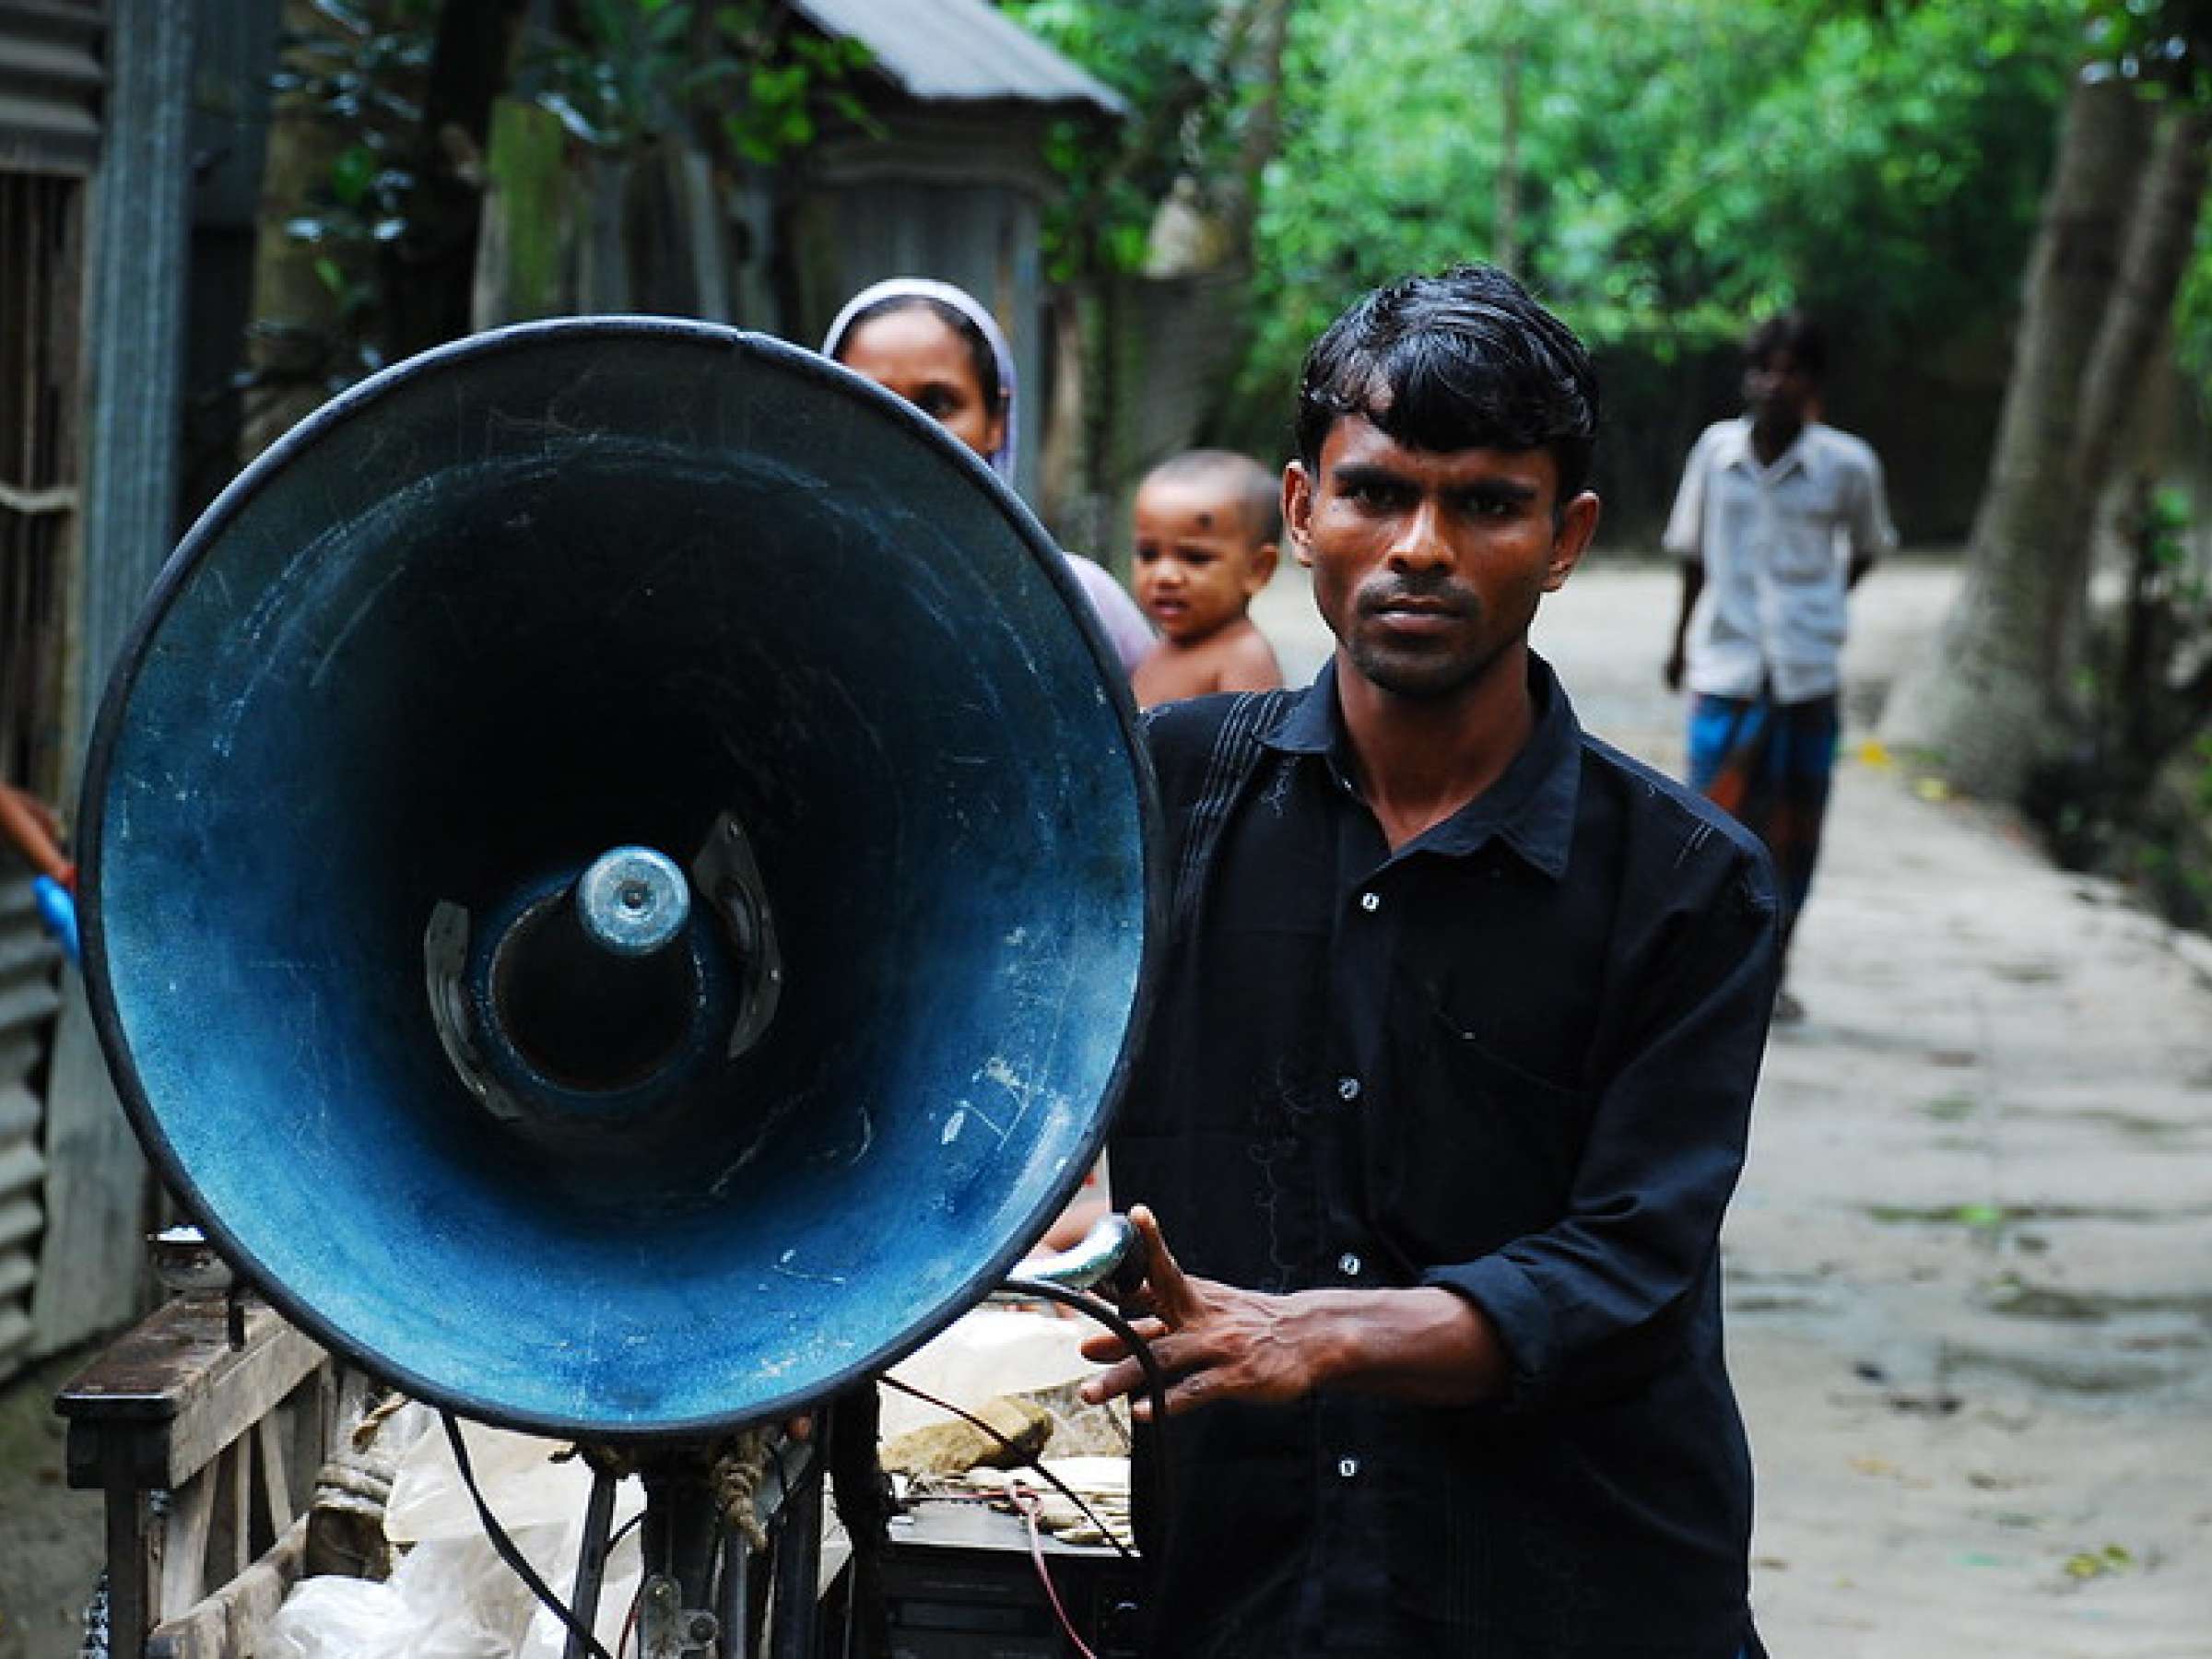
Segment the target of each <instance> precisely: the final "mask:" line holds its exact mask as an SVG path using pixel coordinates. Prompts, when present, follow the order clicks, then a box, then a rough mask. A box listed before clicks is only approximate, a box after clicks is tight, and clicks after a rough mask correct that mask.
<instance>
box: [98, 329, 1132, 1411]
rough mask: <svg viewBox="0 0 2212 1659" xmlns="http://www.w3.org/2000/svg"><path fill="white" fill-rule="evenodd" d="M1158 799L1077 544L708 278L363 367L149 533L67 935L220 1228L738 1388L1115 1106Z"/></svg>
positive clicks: (932, 1274) (643, 1386)
mask: <svg viewBox="0 0 2212 1659" xmlns="http://www.w3.org/2000/svg"><path fill="white" fill-rule="evenodd" d="M1155 812H1156V808H1155V806H1154V805H1153V801H1152V795H1151V784H1150V776H1149V772H1148V770H1147V764H1146V761H1145V759H1144V756H1143V751H1142V748H1141V746H1140V744H1139V741H1138V739H1137V737H1136V735H1135V723H1134V712H1133V710H1132V707H1131V704H1130V702H1129V700H1128V697H1127V693H1126V691H1125V689H1124V688H1123V686H1122V683H1121V676H1120V673H1119V671H1118V669H1117V668H1116V666H1115V665H1114V662H1113V658H1112V653H1111V652H1110V650H1109V648H1108V647H1107V645H1106V644H1105V642H1104V641H1103V640H1102V638H1101V637H1100V634H1099V631H1098V629H1097V627H1096V625H1095V623H1094V622H1093V621H1092V620H1091V618H1090V617H1089V613H1088V609H1087V607H1086V606H1085V603H1084V600H1083V598H1082V596H1081V594H1080V593H1079V591H1078V590H1077V588H1076V586H1075V584H1074V583H1073V582H1072V581H1071V580H1070V579H1069V576H1068V574H1067V571H1066V569H1065V561H1064V560H1063V559H1062V558H1061V556H1060V554H1059V553H1058V552H1057V551H1056V550H1055V548H1054V547H1053V545H1052V543H1051V542H1050V540H1049V539H1048V538H1047V537H1046V536H1045V535H1043V533H1042V532H1041V530H1040V529H1039V527H1038V526H1037V524H1035V522H1034V521H1033V520H1032V519H1031V518H1030V516H1029V514H1028V513H1027V512H1025V511H1024V510H1023V508H1022V507H1021V506H1020V504H1019V503H1018V501H1016V500H1014V499H1013V497H1012V496H1010V495H1009V494H1008V493H1007V492H1006V490H1005V488H1003V487H1002V486H1000V485H999V483H998V482H997V481H996V480H995V479H994V477H992V476H991V474H990V472H989V471H988V469H987V468H985V467H984V466H982V465H981V464H980V463H978V462H977V461H976V460H975V459H974V457H972V456H971V455H970V454H968V453H967V452H966V451H965V450H963V449H961V448H960V447H959V445H958V444H956V443H954V442H953V441H951V440H949V439H947V437H945V435H944V434H942V433H941V432H940V431H939V430H938V429H936V428H935V425H934V424H932V423H931V422H930V421H928V420H927V419H925V418H923V417H922V416H920V415H919V414H917V413H916V412H915V411H913V410H912V409H910V408H909V407H907V406H905V405H904V404H902V403H900V401H899V400H898V399H896V398H894V397H891V396H889V395H888V394H885V393H883V392H881V391H879V390H878V389H877V388H876V387H874V386H873V385H870V384H868V383H866V382H863V381H861V380H860V379H858V378H857V377H855V376H853V375H851V374H848V373H847V372H845V371H842V370H841V369H838V368H837V367H835V366H834V365H831V364H829V363H826V362H824V361H823V360H822V359H819V358H817V357H815V356H814V355H813V354H811V353H808V352H803V351H799V350H796V349H794V348H792V347H786V346H783V345H781V344H778V343H777V342H774V341H771V340H768V339H764V338H760V337H758V336H754V335H742V334H737V333H735V332H732V331H729V330H726V329H721V328H716V327H712V326H709V325H704V324H688V323H679V322H674V321H669V320H659V319H641V318H600V319H588V320H581V321H570V322H562V323H550V324H532V325H527V326H524V327H519V328H513V329H509V330H504V331H501V332H499V333H495V334H490V335H482V336H479V337H477V338H474V339H470V340H467V341H465V342H462V343H460V344H457V345H454V346H452V347H444V348H441V349H440V350H438V351H435V352H432V353H429V354H428V355H426V356H424V357H421V358H418V359H413V360H411V361H409V362H406V363H404V364H401V365H399V366H397V367H395V368H394V369H391V370H389V371H386V372H384V373H382V374H380V375H378V376H377V377H376V378H375V379H373V380H371V381H369V382H365V383H364V384H362V385H361V386H359V388H357V389H355V390H354V391H352V392H350V393H348V394H345V395H344V396H342V397H340V398H339V399H337V400H336V401H335V402H334V403H332V404H331V405H329V406H326V407H325V408H324V409H323V410H322V411H321V412H319V413H318V414H316V415H315V416H313V417H312V418H310V419H309V420H307V421H306V422H304V423H303V424H302V425H301V426H300V428H299V429H297V430H295V431H294V432H293V433H291V434H290V435H289V436H288V438H287V439H286V440H285V441H283V442H282V443H280V444H279V445H278V446H277V448H275V449H274V450H272V451H271V452H270V453H268V454H266V455H265V456H264V457H263V458H262V459H261V460H259V461H258V462H257V463H255V464H254V465H253V466H252V467H251V468H249V469H248V470H247V471H246V472H245V474H243V475H242V476H241V477H240V478H239V480H238V481H237V483H236V484H235V485H233V486H232V487H231V488H230V489H229V491H228V492H226V493H225V494H224V495H223V497H222V498H221V499H220V500H218V501H217V502H216V504H215V505H214V506H213V507H212V508H211V509H209V511H208V512H207V513H206V516H205V517H204V518H203V519H202V520H201V521H200V523H199V524H196V525H195V526H194V528H193V530H192V531H191V533H190V534H189V535H187V536H186V537H185V539H184V541H183V543H182V545H181V546H180V547H179V548H178V549H177V552H176V554H175V555H174V557H173V558H172V559H171V561H170V563H169V565H168V567H167V569H166V570H165V571H163V573H162V576H161V579H160V582H159V585H158V587H157V589H156V591H155V594H154V595H153V597H152V599H151V601H150V602H149V605H148V606H147V611H146V613H145V615H144V616H143V618H141V619H140V622H139V624H138V628H137V630H136V633H135V636H134V638H133V639H132V641H131V642H130V643H129V645H128V646H127V648H126V651H125V653H124V659H123V661H122V664H121V666H120V667H119V669H118V670H117V672H116V674H115V676H114V678H113V679H112V682H111V685H110V687H109V689H108V692H107V696H106V700H105V701H104V703H103V706H102V708H101V711H100V720H99V724H98V727H97V730H96V733H95V736H94V743H93V747H92V751H91V756H90V760H89V765H88V773H87V778H86V784H85V803H84V812H83V826H84V838H85V849H84V852H85V856H84V860H83V865H84V877H83V887H84V895H85V900H86V904H85V910H86V916H85V920H86V945H87V961H86V967H87V975H86V977H87V981H88V987H89V990H90V994H91V1001H92V1006H93V1010H94V1014H95V1018H96V1019H97V1022H98V1025H99V1028H100V1037H101V1040H102V1041H103V1043H104V1045H105V1047H106V1051H107V1054H108V1058H109V1060H110V1063H111V1065H112V1070H113V1072H114V1074H115V1077H116V1078H117V1081H118V1085H119V1087H120V1089H121V1092H122V1094H123V1098H124V1102H125V1104H126V1107H127V1108H128V1110H129V1112H130V1113H131V1115H132V1118H133V1120H134V1123H135V1126H136V1128H137V1130H138V1133H139V1135H140V1137H141V1138H142V1139H143V1140H144V1141H145V1142H146V1144H147V1147H148V1148H149V1150H150V1151H151V1153H152V1154H153V1156H154V1158H155V1159H156V1160H157V1162H158V1164H159V1167H160V1169H161V1171H162V1172H163V1174H164V1176H165V1178H166V1179H167V1180H168V1181H169V1182H170V1183H171V1185H172V1187H173V1188H174V1189H175V1190H176V1191H177V1193H178V1194H180V1196H181V1197H182V1199H183V1200H184V1201H185V1202H186V1204H187V1205H188V1206H190V1207H191V1209H192V1210H193V1211H194V1214H195V1215H196V1216H197V1217H198V1218H200V1219H201V1220H202V1221H203V1222H204V1223H205V1224H206V1227H207V1228H208V1230H209V1231H210V1233H211V1234H212V1236H213V1237H214V1239H215V1241H217V1243H218V1245H219V1247H220V1248H221V1250H222V1252H223V1253H224V1254H225V1255H226V1256H227V1257H228V1258H229V1260H230V1261H231V1262H232V1263H233V1264H234V1265H237V1266H238V1267H239V1268H240V1269H241V1271H242V1272H243V1273H244V1274H245V1275H246V1276H247V1277H249V1278H250V1279H252V1280H253V1282H254V1283H255V1284H256V1285H257V1286H259V1287H260V1288H262V1289H264V1290H265V1292H266V1293H267V1294H268V1295H269V1296H270V1297H271V1298H272V1299H273V1300H275V1301H276V1302H277V1304H278V1305H279V1306H280V1307H282V1308H283V1309H284V1310H285V1311H286V1312H288V1314H290V1315H291V1316H292V1317H293V1318H294V1319H296V1320H297V1321H298V1322H299V1323H300V1324H302V1325H303V1326H305V1327H306V1328H307V1329H309V1330H310V1331H311V1332H312V1333H314V1334H315V1335H318V1336H320V1337H321V1338H323V1339H324V1341H326V1342H327V1343H329V1344H331V1345H332V1346H334V1347H336V1348H338V1349H340V1350H342V1351H344V1352H346V1353H347V1354H349V1355H351V1356H353V1357H355V1358H356V1359H359V1360H360V1361H361V1362H362V1363H363V1364H365V1365H366V1366H368V1367H369V1368H370V1369H371V1370H372V1371H376V1372H378V1373H380V1374H382V1375H384V1376H386V1377H388V1378H390V1379H391V1380H393V1381H394V1382H398V1383H400V1384H401V1385H403V1386H405V1387H406V1388H408V1389H409V1390H411V1391H412V1392H414V1393H416V1394H419V1395H420V1396H422V1397H424V1398H427V1399H429V1400H432V1401H436V1402H438V1403H440V1404H442V1405H446V1406H452V1407H453V1408H456V1409H458V1410H461V1411H463V1412H465V1413H467V1414H470V1415H472V1416H476V1417H479V1418H486V1419H488V1420H491V1421H495V1422H500V1423H506V1424H511V1425H514V1426H517V1427H523V1428H528V1429H535V1430H541V1431H545V1432H549V1433H557V1434H563V1435H573V1436H579V1437H585V1438H595V1439H604V1440H622V1439H629V1438H644V1437H653V1436H688V1435H696V1434H700V1433H702V1432H707V1431H712V1430H716V1429H719V1428H722V1427H725V1426H729V1425H734V1424H737V1423H742V1422H747V1421H753V1420H758V1419H760V1418H768V1417H772V1416H775V1415H777V1414H779V1413H782V1412H783V1411H785V1410H788V1409H790V1408H791V1407H793V1406H796V1405H798V1404H800V1403H802V1402H805V1401H807V1400H812V1399H816V1398H818V1397H820V1396H822V1395H824V1394H828V1393H830V1392H832V1391H834V1390H835V1389H837V1388H838V1387H840V1386H841V1385H842V1384H843V1383H845V1382H849V1381H851V1380H852V1379H853V1378H855V1377H857V1376H859V1375H862V1374H865V1373H866V1372H868V1371H872V1370H876V1369H878V1368H880V1367H882V1366H884V1365H886V1364H888V1363H889V1362H890V1361H891V1360H893V1359H896V1358H897V1357H899V1356H900V1354H901V1353H903V1352H904V1351H905V1350H907V1349H909V1348H911V1347H914V1346H916V1345H917V1344H919V1343H920V1342H921V1341H922V1340H924V1338H925V1337H927V1336H928V1335H931V1334H933V1333H934V1332H935V1330H936V1329H938V1328H940V1327H941V1326H943V1325H944V1324H947V1323H948V1322H949V1321H950V1320H951V1319H952V1318H954V1317H955V1316H957V1314H958V1313H959V1312H960V1311H962V1310H963V1309H964V1308H966V1307H967V1306H969V1305H971V1303H973V1302H974V1301H976V1300H979V1299H980V1298H981V1297H982V1295H983V1294H984V1293H985V1292H986V1291H987V1290H988V1289H989V1288H991V1287H992V1286H993V1285H994V1284H995V1283H996V1282H997V1280H998V1279H999V1277H1001V1276H1002V1275H1003V1273H1004V1272H1005V1270H1006V1267H1007V1266H1008V1265H1010V1264H1011V1262H1012V1261H1013V1260H1014V1259H1016V1258H1017V1257H1018V1255H1019V1254H1020V1253H1021V1252H1022V1250H1023V1248H1024V1247H1025V1246H1026V1245H1027V1243H1028V1242H1029V1241H1030V1240H1031V1239H1033V1238H1034V1237H1035V1236H1036V1235H1037V1234H1038V1233H1039V1232H1040V1231H1041V1230H1042V1228H1043V1227H1044V1225H1045V1223H1046V1222H1047V1220H1048V1219H1049V1218H1050V1217H1051V1216H1052V1215H1053V1213H1055V1211H1056V1210H1057V1208H1058V1207H1059V1206H1061V1205H1062V1204H1063V1202H1064V1201H1065V1199H1066V1198H1067V1197H1068V1195H1069V1194H1070V1193H1071V1192H1072V1191H1073V1189H1074V1187H1075V1186H1076V1184H1077V1182H1079V1181H1080V1179H1081V1177H1082V1174H1083V1171H1084V1170H1085V1169H1086V1167H1087V1166H1088V1163H1089V1162H1090V1160H1091V1159H1092V1158H1093V1156H1094V1155H1095V1153H1096V1152H1097V1150H1098V1147H1099V1145H1100V1140H1101V1138H1102V1136H1103V1134H1104V1130H1105V1126H1106V1123H1107V1118H1108V1114H1109V1112H1110V1110H1111V1106H1112V1101H1113V1100H1114V1099H1115V1096H1116V1093H1117V1090H1118V1088H1119V1086H1120V1080H1121V1078H1122V1076H1123V1074H1124V1069H1125V1065H1126V1053H1127V1050H1128V1048H1129V1045H1130V1041H1131V1038H1132V1034H1133V1032H1134V1031H1135V1030H1136V1029H1137V1028H1138V1025H1139V1023H1140V1020H1141V1017H1142V1012H1143V1007H1144V1005H1145V1003H1146V999H1147V986H1148V983H1149V963H1150V959H1151V947H1152V945H1153V942H1154V940H1155V939H1156V937H1157V933H1158V929H1157V925H1156V923H1155V920H1154V916H1155V907H1156V905H1157V904H1158V902H1159V884H1158V880H1157V877H1156V875H1155V873H1154V872H1153V870H1152V868H1151V864H1150V859H1149V849H1150V848H1151V847H1152V845H1153V844H1154V837H1153V836H1152V834H1151V833H1150V831H1151V827H1152V823H1153V818H1154V815H1155Z"/></svg>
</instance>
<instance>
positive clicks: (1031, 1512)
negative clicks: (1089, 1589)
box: [1006, 1480, 1099, 1659]
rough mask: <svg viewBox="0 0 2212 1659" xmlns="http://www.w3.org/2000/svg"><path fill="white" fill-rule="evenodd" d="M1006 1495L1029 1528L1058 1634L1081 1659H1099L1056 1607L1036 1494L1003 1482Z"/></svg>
mask: <svg viewBox="0 0 2212 1659" xmlns="http://www.w3.org/2000/svg"><path fill="white" fill-rule="evenodd" d="M1006 1495H1007V1496H1008V1497H1010V1498H1012V1499H1013V1500H1014V1507H1015V1508H1016V1509H1018V1510H1019V1511H1020V1512H1021V1518H1022V1519H1023V1520H1024V1521H1026V1522H1028V1523H1029V1524H1030V1560H1032V1561H1034V1562H1036V1563H1037V1577H1038V1580H1039V1581H1040V1582H1041V1583H1042V1584H1043V1585H1044V1594H1045V1598H1046V1599H1047V1600H1048V1601H1050V1602H1051V1603H1052V1604H1053V1618H1057V1619H1058V1620H1059V1621H1060V1629H1061V1630H1062V1631H1063V1632H1064V1633H1065V1635H1066V1637H1067V1639H1068V1641H1071V1642H1072V1643H1074V1644H1075V1649H1076V1652H1077V1653H1080V1654H1082V1655H1083V1659H1099V1656H1098V1655H1097V1654H1096V1653H1092V1652H1091V1651H1090V1649H1089V1648H1088V1647H1087V1646H1086V1645H1085V1644H1084V1641H1083V1638H1082V1637H1080V1636H1078V1635H1077V1634H1076V1626H1075V1621H1074V1620H1073V1619H1071V1618H1068V1616H1067V1609H1066V1608H1065V1607H1064V1606H1061V1605H1060V1592H1059V1591H1058V1590H1057V1589H1055V1588H1054V1587H1053V1572H1052V1569H1051V1568H1049V1567H1047V1566H1046V1565H1045V1564H1044V1536H1043V1535H1042V1534H1041V1533H1040V1532H1039V1531H1038V1530H1037V1511H1038V1508H1039V1504H1038V1499H1037V1494H1036V1493H1035V1492H1033V1491H1031V1490H1030V1488H1028V1487H1026V1486H1024V1485H1022V1484H1021V1482H1020V1481H1018V1480H1009V1481H1007V1482H1006Z"/></svg>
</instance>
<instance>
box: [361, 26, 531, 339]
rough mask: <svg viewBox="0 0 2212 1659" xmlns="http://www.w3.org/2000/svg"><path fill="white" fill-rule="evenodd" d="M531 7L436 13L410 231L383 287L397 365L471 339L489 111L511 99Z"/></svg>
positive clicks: (394, 255) (417, 147) (399, 245)
mask: <svg viewBox="0 0 2212 1659" xmlns="http://www.w3.org/2000/svg"><path fill="white" fill-rule="evenodd" d="M526 4H527V0H444V4H442V5H441V6H439V8H438V32H437V35H436V38H435V41H434V42H433V44H432V47H431V53H430V67H429V82H428V85H427V86H426V87H425V88H424V94H423V103H422V124H421V128H420V130H419V132H418V134H417V135H416V142H415V147H414V148H415V154H414V158H413V159H414V168H415V181H416V182H415V188H414V191H413V193H412V194H411V196H410V199H409V201H408V205H407V230H406V235H405V236H404V237H402V238H401V239H400V240H399V241H398V243H397V244H396V245H395V246H394V249H393V250H392V253H391V258H392V265H393V270H392V279H391V280H390V281H388V282H387V283H386V285H385V287H386V289H387V293H388V300H389V304H390V311H391V315H390V320H389V323H388V326H387V335H386V342H385V343H386V346H387V347H388V348H389V351H390V354H391V356H393V357H394V358H403V357H411V356H413V355H414V354H415V353H416V352H418V351H422V350H426V349H428V348H429V347H432V346H436V345H440V344H441V343H442V342H444V341H447V340H453V339H458V338H460V337H461V336H462V335H465V334H466V333H467V332H468V330H469V312H470V296H471V289H472V287H473V285H474V280H475V274H476V265H477V229H478V226H479V224H480V222H481V219H482V217H483V208H484V154H485V150H486V148H487V147H488V145H489V143H490V137H491V111H492V103H493V100H496V99H497V98H498V97H499V96H500V93H502V92H503V91H505V90H506V87H507V70H508V65H509V63H510V61H511V60H512V58H513V55H514V43H515V38H516V36H517V34H518V33H519V32H520V29H521V27H522V19H523V13H524V8H525V6H526Z"/></svg>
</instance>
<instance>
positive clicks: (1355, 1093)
mask: <svg viewBox="0 0 2212 1659" xmlns="http://www.w3.org/2000/svg"><path fill="white" fill-rule="evenodd" d="M1336 1098H1337V1099H1338V1100H1358V1099H1359V1078H1357V1077H1339V1078H1337V1079H1336Z"/></svg>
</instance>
